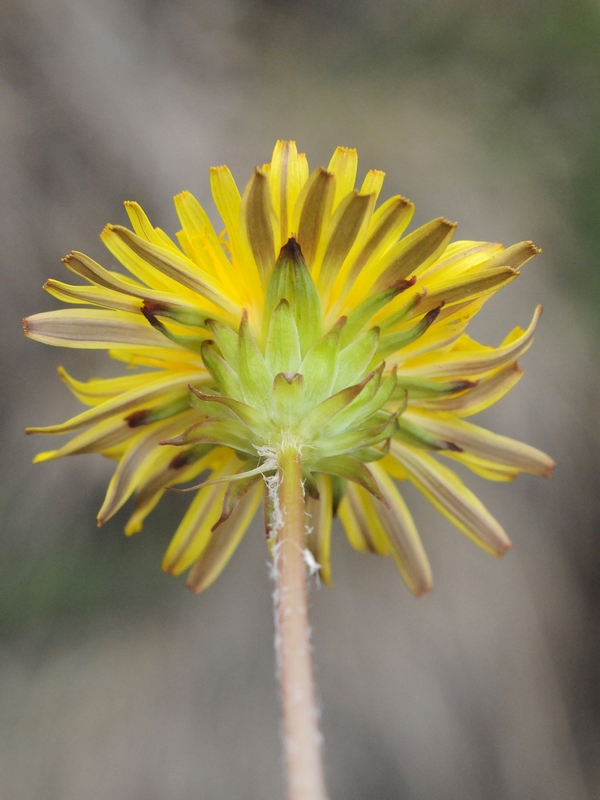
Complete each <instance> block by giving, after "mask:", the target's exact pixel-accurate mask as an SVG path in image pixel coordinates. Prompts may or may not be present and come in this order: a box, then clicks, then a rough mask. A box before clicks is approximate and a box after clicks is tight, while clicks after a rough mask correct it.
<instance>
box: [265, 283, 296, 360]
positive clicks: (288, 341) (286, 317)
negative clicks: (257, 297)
mask: <svg viewBox="0 0 600 800" xmlns="http://www.w3.org/2000/svg"><path fill="white" fill-rule="evenodd" d="M265 359H266V362H267V365H268V367H269V369H270V370H271V374H272V375H276V374H277V373H278V372H298V371H299V369H300V364H301V363H302V356H301V355H300V340H299V338H298V329H297V327H296V322H295V320H294V315H293V314H292V310H291V308H290V304H289V303H288V301H287V300H285V299H284V300H281V301H280V303H279V305H278V306H277V308H276V309H275V311H274V313H273V316H272V318H271V322H270V324H269V335H268V337H267V346H266V350H265Z"/></svg>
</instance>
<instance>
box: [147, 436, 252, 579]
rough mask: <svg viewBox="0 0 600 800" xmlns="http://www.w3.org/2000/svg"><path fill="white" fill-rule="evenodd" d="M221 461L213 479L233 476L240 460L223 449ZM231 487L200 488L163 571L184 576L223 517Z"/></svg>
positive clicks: (171, 546)
mask: <svg viewBox="0 0 600 800" xmlns="http://www.w3.org/2000/svg"><path fill="white" fill-rule="evenodd" d="M219 455H220V456H221V458H220V460H218V461H216V462H215V463H214V464H213V471H212V472H211V473H210V475H209V478H211V479H213V478H219V477H221V476H223V475H231V474H232V473H234V472H235V471H236V469H237V468H238V466H239V463H240V462H239V459H237V458H236V457H235V456H233V455H232V454H231V451H228V450H225V449H224V448H222V449H220V450H219ZM226 489H227V484H225V483H220V484H213V485H210V486H205V487H204V488H202V489H199V490H198V492H197V493H196V496H195V497H194V499H193V500H192V503H191V504H190V506H189V508H188V510H187V512H186V514H185V516H184V518H183V519H182V520H181V522H180V523H179V527H178V528H177V530H176V532H175V535H174V536H173V539H172V540H171V543H170V544H169V547H168V548H167V552H166V553H165V555H164V558H163V561H162V568H163V569H164V570H165V572H170V573H171V574H172V575H180V574H181V573H182V572H183V571H184V570H186V569H187V568H188V567H189V566H190V565H191V564H193V562H194V561H196V559H197V558H198V557H199V556H200V554H201V553H202V551H203V550H204V548H205V547H206V545H207V543H208V540H209V538H210V535H211V528H212V527H213V525H214V524H215V523H216V522H217V520H218V519H219V517H220V516H221V507H222V505H223V497H224V495H225V491H226Z"/></svg>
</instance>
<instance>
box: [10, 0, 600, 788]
mask: <svg viewBox="0 0 600 800" xmlns="http://www.w3.org/2000/svg"><path fill="white" fill-rule="evenodd" d="M0 36H1V41H0V64H1V73H0V176H1V180H0V198H1V208H2V213H1V214H0V233H1V240H2V248H1V250H0V258H1V269H2V301H3V302H2V313H1V314H0V331H1V335H2V343H3V347H2V349H1V356H0V357H1V365H0V376H1V381H0V398H1V403H2V416H1V423H0V424H1V427H0V435H1V436H2V450H1V452H2V458H1V459H0V470H1V471H2V478H1V483H0V512H1V517H2V534H3V535H2V537H1V539H0V556H1V564H0V580H1V586H0V624H1V626H2V644H1V649H0V676H1V677H0V797H2V798H7V800H55V799H56V800H82V798H85V800H105V799H106V800H109V799H112V798H117V797H127V798H130V799H131V800H154V799H155V798H156V800H163V799H164V798H169V799H170V800H171V799H172V800H191V799H192V798H201V799H202V800H218V799H220V798H223V799H224V800H225V799H227V800H232V798H236V799H237V798H240V799H242V800H271V798H273V799H275V798H280V797H282V794H283V781H282V770H281V757H280V746H279V722H278V702H277V693H276V687H275V683H274V664H273V654H272V640H273V632H272V611H271V598H270V593H271V590H272V587H271V585H270V582H269V578H268V568H267V550H266V548H265V545H264V538H263V533H262V531H261V528H260V526H259V525H255V526H254V527H253V528H252V529H251V530H250V531H249V533H248V534H247V536H246V537H245V539H244V541H243V543H242V545H241V547H240V548H239V551H238V552H237V553H236V554H235V557H234V558H233V560H232V562H231V563H230V565H229V566H228V568H227V569H226V571H225V572H224V574H223V575H222V577H221V578H220V579H219V581H218V582H217V583H216V584H215V585H214V586H213V587H212V588H211V589H210V590H209V591H208V592H206V594H204V595H202V596H200V597H199V598H195V597H193V596H192V595H191V594H189V593H188V592H187V591H186V590H185V589H184V588H183V586H182V583H181V581H178V580H175V579H173V578H171V577H168V576H166V575H163V574H162V573H161V572H160V569H159V565H160V558H161V554H162V552H163V550H164V548H165V547H166V544H167V542H168V540H169V537H170V535H171V533H172V532H173V530H174V529H175V526H176V524H177V520H178V519H179V517H180V516H181V514H182V513H183V509H184V507H185V503H186V502H187V500H186V499H184V498H181V497H176V496H171V495H170V496H169V497H167V498H166V499H165V500H164V501H163V502H162V503H161V504H160V506H159V509H158V510H157V511H156V512H155V513H154V514H153V516H152V517H151V518H150V519H149V521H148V522H147V523H146V526H145V529H144V531H143V532H142V533H141V534H140V535H138V536H136V537H133V538H132V539H126V538H125V537H124V536H123V534H122V526H123V524H124V519H125V518H126V514H125V513H122V514H121V515H119V516H118V517H117V519H116V520H111V521H110V522H109V523H108V524H107V525H106V526H105V527H104V528H103V529H102V530H101V531H98V530H97V529H96V527H95V522H94V517H95V511H96V510H97V508H98V507H99V506H100V503H101V499H102V495H103V492H104V489H105V486H106V482H107V479H108V476H109V475H110V472H111V469H112V467H111V464H109V463H108V462H105V461H103V460H102V459H101V458H99V457H94V456H89V457H85V458H77V459H73V460H70V459H64V460H63V461H61V462H58V463H50V464H46V465H41V466H37V467H33V466H31V458H32V456H33V455H34V454H35V452H37V450H39V449H47V448H48V442H47V440H46V441H43V440H42V439H40V438H39V437H38V438H30V439H27V438H26V437H25V436H24V434H23V428H24V427H25V425H27V424H49V423H52V422H57V421H61V420H63V419H65V418H66V417H67V416H68V415H70V414H72V413H75V412H76V411H77V410H78V403H77V401H76V400H75V399H74V398H72V397H70V396H69V395H68V392H67V391H66V389H65V388H64V387H63V386H62V384H61V383H60V381H59V380H58V378H57V376H56V366H57V365H58V364H63V365H64V366H66V367H67V369H68V370H69V371H70V372H72V373H73V374H75V375H76V376H77V377H79V378H81V379H85V378H88V377H91V376H94V375H102V374H104V375H108V374H114V372H115V367H113V366H111V365H110V364H109V363H108V359H107V358H106V357H104V356H103V355H102V354H100V353H97V352H87V353H86V352H81V351H80V352H77V351H66V350H64V351H63V350H58V349H53V348H52V349H51V348H47V347H43V346H42V345H39V344H35V343H32V342H29V341H26V340H25V339H24V338H23V337H22V335H21V332H20V318H21V317H23V316H25V315H27V314H31V313H34V312H37V311H42V310H45V309H50V308H56V307H57V306H58V304H57V303H56V302H55V301H53V300H52V298H50V297H48V296H46V295H45V294H44V293H43V292H42V291H41V288H40V287H41V284H42V283H43V281H44V280H45V279H46V278H47V277H51V276H52V277H56V278H58V279H61V280H64V279H67V278H66V272H65V271H64V269H63V268H62V266H61V265H60V262H59V259H60V258H61V257H62V256H63V255H64V254H65V253H66V252H68V251H69V250H70V249H80V250H83V251H84V252H86V253H88V254H90V255H91V256H93V257H95V258H96V259H98V260H99V261H101V262H103V263H104V264H105V265H107V266H110V265H111V263H112V262H111V259H110V257H109V256H108V254H107V253H106V252H105V251H104V250H103V248H102V246H101V244H100V242H99V240H98V233H99V232H100V230H101V229H102V227H103V226H104V225H105V223H107V222H109V221H110V222H121V223H123V222H125V219H126V218H125V214H124V211H123V209H122V206H121V202H122V201H123V200H125V199H135V200H138V201H139V202H140V203H141V204H142V205H143V207H144V208H145V210H146V211H147V212H148V213H149V214H150V216H151V218H152V220H153V221H154V223H155V224H158V225H160V226H161V227H163V228H165V229H166V230H167V231H169V232H171V233H172V232H174V230H175V229H176V219H175V214H174V211H173V208H172V204H171V196H172V195H173V194H175V193H177V192H179V191H181V190H182V189H189V190H191V191H192V192H194V193H195V194H196V195H197V196H198V197H199V199H200V200H201V201H202V202H203V203H205V205H206V207H207V209H208V210H209V212H210V213H211V214H212V213H214V207H213V206H212V202H211V200H210V195H209V191H208V167H209V166H210V165H212V164H221V163H227V164H228V165H229V166H230V167H231V168H232V170H233V172H234V175H235V176H236V177H237V179H238V182H239V183H240V184H241V185H242V186H243V185H244V184H245V182H246V180H247V178H248V177H249V175H250V174H251V169H252V168H253V166H254V165H255V164H261V163H263V162H264V161H267V160H269V157H270V153H271V149H272V146H273V143H274V141H275V139H276V138H295V139H296V140H297V141H298V143H299V146H300V147H301V149H302V150H305V151H306V152H307V153H308V157H309V161H310V164H311V166H313V167H314V166H317V165H318V164H326V163H327V161H328V159H329V157H330V154H331V152H332V151H333V149H334V147H335V146H336V145H338V144H345V145H348V146H354V147H357V148H358V149H359V157H360V170H361V174H364V171H365V170H367V169H369V168H381V169H384V170H385V171H386V172H387V176H388V177H387V180H386V184H385V189H384V192H385V196H389V195H390V194H395V193H402V194H405V195H406V196H408V197H410V198H411V199H412V200H413V201H414V202H415V203H416V205H417V213H416V217H415V223H421V222H424V221H426V220H427V219H429V218H431V217H433V216H438V215H445V216H446V217H448V218H450V219H453V220H457V221H458V222H459V235H460V237H461V238H475V239H489V240H499V241H502V242H504V243H505V244H510V243H512V242H514V241H519V240H522V239H529V238H532V239H534V240H535V242H536V243H537V244H538V245H540V246H541V247H542V248H543V249H544V253H543V255H542V256H541V257H539V258H537V259H535V260H534V261H533V262H532V263H531V264H529V265H528V266H527V267H526V268H525V269H524V271H523V275H522V277H521V278H520V279H519V280H518V281H516V282H514V283H513V284H511V285H510V286H509V287H508V288H507V289H505V290H503V292H502V293H501V294H500V295H499V296H497V297H496V298H494V300H493V301H491V302H490V303H489V304H488V305H487V306H486V309H485V312H484V313H483V314H482V315H481V317H482V318H481V319H477V320H476V321H475V324H474V325H473V332H474V334H475V335H477V336H478V337H479V338H480V339H482V340H484V341H486V342H489V343H492V344H497V343H499V341H501V339H502V338H503V337H504V335H505V334H506V333H507V332H508V330H510V329H511V328H512V327H513V326H514V325H517V324H521V325H526V324H527V323H528V322H529V319H530V317H531V313H532V310H533V307H534V305H535V303H537V302H542V303H543V304H544V309H545V311H544V316H543V318H542V322H541V325H540V327H539V332H538V335H537V340H536V342H535V344H534V347H533V348H532V350H531V351H530V352H529V353H528V354H527V355H526V356H525V357H524V358H523V359H522V364H523V366H524V367H525V370H526V374H525V377H524V378H523V380H522V382H521V383H520V384H519V386H518V387H517V388H516V389H515V390H514V391H513V392H512V393H511V395H510V396H508V397H507V398H505V399H503V400H502V402H501V403H500V404H498V405H497V406H496V407H495V408H493V409H492V410H491V411H489V412H486V414H485V415H482V417H481V421H482V422H483V423H485V424H488V425H489V426H490V427H493V428H494V430H497V431H499V432H502V433H506V434H509V435H512V436H514V437H516V438H522V439H524V440H526V441H528V442H530V443H531V444H535V445H536V446H538V447H540V448H542V449H544V450H546V451H547V452H549V453H550V454H551V455H552V456H553V457H554V458H555V459H556V461H557V463H558V466H557V469H556V472H555V475H554V477H553V478H552V479H551V480H550V481H546V480H543V479H540V478H532V477H529V476H522V477H520V478H519V479H518V480H517V481H516V483H515V485H513V486H510V485H508V486H507V485H503V484H489V483H486V482H484V481H481V480H478V479H477V478H475V477H474V476H470V477H469V478H468V480H469V485H470V486H471V487H472V488H473V489H474V490H475V491H476V492H477V493H478V494H479V496H480V497H481V498H482V499H483V500H484V501H485V502H486V503H487V504H488V506H489V508H490V510H491V511H492V512H493V513H494V514H496V515H497V516H498V517H499V518H500V520H501V521H502V522H503V524H504V525H505V527H506V528H507V530H508V532H509V534H510V535H511V537H512V539H513V541H514V544H515V547H514V548H513V550H512V551H511V553H510V554H509V555H508V556H507V557H506V559H504V560H502V561H497V560H494V559H492V558H490V557H488V556H486V555H485V554H484V553H483V552H481V551H479V550H478V549H477V548H475V547H474V546H473V545H472V544H471V543H470V542H468V541H467V540H466V539H465V538H464V537H463V536H462V535H461V534H459V533H458V532H456V531H455V530H454V529H453V528H452V527H451V526H450V524H449V523H447V522H446V521H445V520H443V519H442V518H441V517H439V515H437V514H436V512H435V511H434V510H433V509H431V508H430V507H429V506H428V505H427V503H426V502H425V501H423V500H422V499H421V498H420V497H418V496H415V495H414V493H412V492H410V491H407V496H408V495H410V497H409V501H410V503H411V508H413V509H414V513H415V517H416V519H417V522H418V524H419V528H420V531H421V533H422V536H423V539H424V542H425V545H426V547H427V549H428V552H429V554H430V557H431V561H432V565H433V569H434V579H435V589H434V592H433V593H432V594H431V595H429V596H427V597H425V598H423V599H421V600H418V601H417V600H415V599H414V598H412V597H411V596H410V595H409V593H408V592H407V591H406V590H405V589H404V587H403V585H402V584H401V581H400V579H399V577H398V575H397V573H396V569H395V567H394V564H393V563H392V562H391V561H389V560H380V559H377V558H375V557H367V556H361V555H358V554H356V553H354V552H353V551H351V549H350V548H349V546H348V545H347V543H346V542H345V540H344V538H343V535H342V533H341V530H339V529H336V531H335V541H334V546H333V551H334V552H333V575H334V582H335V588H334V589H333V590H332V591H329V590H326V589H319V588H317V587H316V586H315V587H313V588H312V590H311V606H312V609H311V613H312V621H313V628H314V640H315V651H316V663H317V678H318V684H319V691H320V696H321V700H322V706H323V719H322V724H323V729H324V733H325V737H326V749H325V753H326V761H327V771H328V782H329V785H330V789H331V796H332V800H337V799H339V800H341V799H342V798H344V800H354V799H356V800H367V799H368V800H371V799H372V800H388V799H389V800H396V798H403V800H413V799H414V800H416V799H417V798H418V799H421V798H422V799H423V800H430V799H431V798H436V800H454V799H455V798H456V800H458V798H460V799H461V800H481V798H490V800H492V799H494V800H495V799H496V798H498V800H500V798H502V800H510V799H512V798H515V800H517V799H519V800H520V799H521V798H523V799H524V800H536V799H537V798H539V799H540V800H542V799H543V800H565V798H569V799H571V798H573V800H579V798H595V797H600V770H599V769H598V761H599V759H598V757H599V755H600V725H599V715H598V711H599V697H598V679H599V674H598V672H599V670H598V654H599V647H598V628H599V621H600V615H599V587H600V549H599V547H598V541H597V533H598V519H599V511H600V504H599V499H598V498H599V491H598V466H599V463H598V462H599V458H598V452H599V451H598V439H599V434H598V423H599V421H600V420H599V416H600V414H599V411H598V388H599V370H598V367H597V363H598V362H597V357H598V331H599V325H598V322H599V319H600V317H599V315H598V313H597V308H598V301H599V299H600V288H599V287H600V278H599V276H600V266H599V263H598V262H599V256H600V226H598V219H599V216H600V199H599V194H598V189H597V186H598V183H599V180H600V147H599V145H598V130H599V129H600V126H599V122H600V91H599V89H600V86H599V84H600V79H599V75H600V71H599V55H600V11H599V8H598V5H597V3H591V2H581V0H575V2H558V1H557V0H555V1H554V2H553V1H552V0H550V2H544V3H542V2H541V1H540V2H537V1H534V2H529V3H527V4H521V3H517V2H512V3H511V2H505V3H502V4H486V3H478V2H475V1H474V0H462V1H461V2H453V3H446V2H443V1H442V0H437V1H436V0H433V1H432V2H419V0H409V1H408V2H403V3H397V2H392V0H387V1H386V0H372V2H368V3H360V2H353V1H352V0H345V2H335V0H324V2H316V0H315V1H314V2H305V3H302V4H300V3H297V2H293V1H292V0H288V2H280V3H275V2H267V0H262V1H261V0H255V2H242V1H241V0H226V1H225V2H217V0H199V1H197V2H193V0H171V2H160V0H145V1H143V0H3V1H2V4H1V5H0Z"/></svg>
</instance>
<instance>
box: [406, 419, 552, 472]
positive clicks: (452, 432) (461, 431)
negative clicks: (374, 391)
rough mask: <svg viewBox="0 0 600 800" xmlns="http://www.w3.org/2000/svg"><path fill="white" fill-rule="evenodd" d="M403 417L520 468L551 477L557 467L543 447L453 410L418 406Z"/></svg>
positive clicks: (479, 453) (470, 449) (481, 454)
mask: <svg viewBox="0 0 600 800" xmlns="http://www.w3.org/2000/svg"><path fill="white" fill-rule="evenodd" d="M402 418H403V419H407V420H409V421H411V422H414V423H415V424H416V425H420V426H421V427H423V428H425V430H427V431H429V433H431V434H432V435H433V436H435V437H437V438H439V439H441V440H443V441H446V442H452V443H453V444H455V445H457V446H458V447H460V448H461V449H462V450H466V451H468V452H469V453H472V454H473V455H475V456H479V457H480V458H483V459H487V460H489V461H491V462H495V463H498V464H503V465H504V466H507V467H512V468H514V469H516V470H518V471H519V472H528V473H530V474H531V475H544V476H546V477H548V476H549V475H550V474H551V473H552V469H553V468H554V461H552V459H551V458H549V457H548V456H547V455H546V454H545V453H542V451H541V450H538V449H537V448H535V447H531V446H530V445H528V444H523V442H518V441H517V440H516V439H510V438H509V437H508V436H501V435H500V434H498V433H492V432H491V431H488V430H486V429H485V428H481V427H479V425H473V424H472V423H470V422H465V421H464V420H461V419H458V418H457V417H455V416H454V415H453V414H449V413H444V412H440V411H424V410H416V409H415V410H407V411H405V413H404V415H403V417H402Z"/></svg>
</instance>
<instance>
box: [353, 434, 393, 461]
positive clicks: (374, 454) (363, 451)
mask: <svg viewBox="0 0 600 800" xmlns="http://www.w3.org/2000/svg"><path fill="white" fill-rule="evenodd" d="M389 451H390V440H389V439H385V441H384V442H383V445H382V446H381V447H375V446H372V447H363V448H360V449H359V450H353V451H352V455H353V456H354V457H355V458H358V459H360V461H362V462H364V463H365V464H368V463H369V462H371V461H379V460H380V459H381V458H383V457H384V456H387V454H388V453H389Z"/></svg>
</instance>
